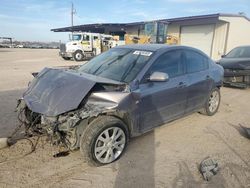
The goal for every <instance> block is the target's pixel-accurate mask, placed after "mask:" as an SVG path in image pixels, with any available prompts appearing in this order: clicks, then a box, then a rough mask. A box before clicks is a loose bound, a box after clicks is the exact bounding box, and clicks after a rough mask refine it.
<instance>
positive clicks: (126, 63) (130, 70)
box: [78, 48, 153, 83]
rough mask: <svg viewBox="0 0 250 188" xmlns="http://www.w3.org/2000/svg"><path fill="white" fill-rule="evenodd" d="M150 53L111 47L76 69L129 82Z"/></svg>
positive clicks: (144, 63)
mask: <svg viewBox="0 0 250 188" xmlns="http://www.w3.org/2000/svg"><path fill="white" fill-rule="evenodd" d="M152 54H153V53H152V52H149V51H140V50H131V49H121V48H120V49H119V48H116V49H111V50H109V51H107V52H104V53H102V54H101V55H99V56H97V57H95V58H93V59H92V60H90V61H89V62H87V63H86V64H84V65H82V66H81V67H80V68H79V70H78V71H80V72H84V73H88V74H93V75H96V76H100V77H104V78H109V79H112V80H116V81H120V82H126V83H129V82H131V81H132V80H133V79H134V78H135V77H136V75H137V74H138V73H139V71H140V70H141V69H142V68H143V67H144V65H146V63H147V61H148V60H149V58H150V57H151V55H152Z"/></svg>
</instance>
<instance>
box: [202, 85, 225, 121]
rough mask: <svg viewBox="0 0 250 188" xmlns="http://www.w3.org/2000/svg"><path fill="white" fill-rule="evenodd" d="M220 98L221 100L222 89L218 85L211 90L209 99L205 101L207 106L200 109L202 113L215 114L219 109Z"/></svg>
mask: <svg viewBox="0 0 250 188" xmlns="http://www.w3.org/2000/svg"><path fill="white" fill-rule="evenodd" d="M220 100H221V95H220V90H219V88H217V87H216V88H214V89H212V90H211V92H210V94H209V96H208V99H207V101H206V103H205V107H204V108H203V109H202V110H201V111H200V113H202V114H204V115H208V116H212V115H214V114H215V113H216V112H217V111H218V109H219V106H220Z"/></svg>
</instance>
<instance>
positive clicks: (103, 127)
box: [80, 116, 128, 166]
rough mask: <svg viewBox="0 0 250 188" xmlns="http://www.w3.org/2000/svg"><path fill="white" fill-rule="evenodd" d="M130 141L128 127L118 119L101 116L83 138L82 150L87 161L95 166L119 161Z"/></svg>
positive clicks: (90, 125) (81, 142)
mask: <svg viewBox="0 0 250 188" xmlns="http://www.w3.org/2000/svg"><path fill="white" fill-rule="evenodd" d="M127 141H128V130H127V128H126V125H125V124H124V123H123V122H122V121H121V120H120V119H118V118H115V117H112V116H100V117H98V118H97V119H96V120H94V121H93V122H91V123H90V124H89V126H88V127H87V128H86V130H85V131H84V133H83V135H82V136H81V141H80V150H81V153H82V154H83V156H84V158H85V160H86V161H87V162H89V163H91V164H93V165H95V166H100V165H105V164H109V163H112V162H114V161H115V160H117V159H119V157H120V156H121V155H122V154H123V152H124V150H125V148H126V145H127Z"/></svg>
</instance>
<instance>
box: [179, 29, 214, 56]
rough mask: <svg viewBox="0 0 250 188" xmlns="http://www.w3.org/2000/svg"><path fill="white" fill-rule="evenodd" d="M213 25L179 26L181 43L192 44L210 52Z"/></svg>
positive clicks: (208, 53) (207, 52)
mask: <svg viewBox="0 0 250 188" xmlns="http://www.w3.org/2000/svg"><path fill="white" fill-rule="evenodd" d="M213 32H214V25H197V26H183V27H181V44H182V45H185V46H192V47H195V48H198V49H200V50H201V51H203V52H205V53H206V54H207V55H208V56H210V54H211V48H212V41H213Z"/></svg>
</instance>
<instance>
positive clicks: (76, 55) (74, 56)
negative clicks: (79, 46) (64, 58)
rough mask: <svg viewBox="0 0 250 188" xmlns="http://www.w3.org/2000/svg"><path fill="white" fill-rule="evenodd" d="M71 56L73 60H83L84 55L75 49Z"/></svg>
mask: <svg viewBox="0 0 250 188" xmlns="http://www.w3.org/2000/svg"><path fill="white" fill-rule="evenodd" d="M73 58H74V60H75V61H83V59H84V55H83V53H82V51H80V50H77V51H76V52H75V53H74V54H73Z"/></svg>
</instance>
